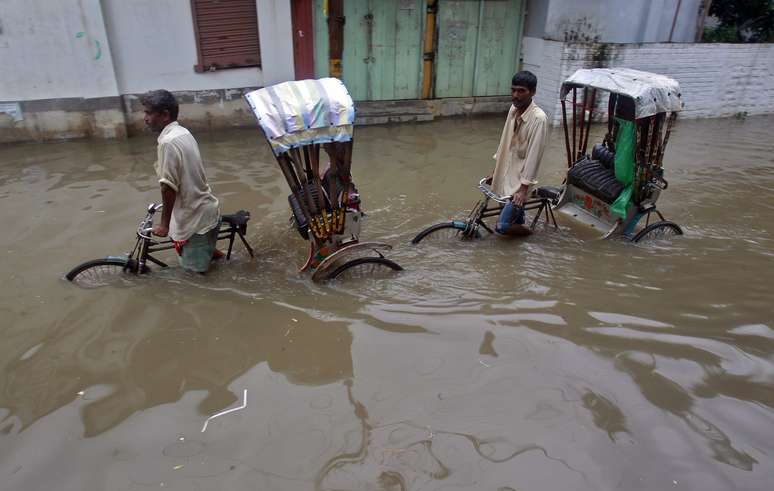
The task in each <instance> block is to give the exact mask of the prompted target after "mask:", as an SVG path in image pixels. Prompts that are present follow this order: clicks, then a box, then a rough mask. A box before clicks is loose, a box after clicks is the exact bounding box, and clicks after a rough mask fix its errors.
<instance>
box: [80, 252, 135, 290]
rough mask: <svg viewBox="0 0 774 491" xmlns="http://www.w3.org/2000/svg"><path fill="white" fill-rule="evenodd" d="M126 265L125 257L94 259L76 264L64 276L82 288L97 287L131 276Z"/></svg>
mask: <svg viewBox="0 0 774 491" xmlns="http://www.w3.org/2000/svg"><path fill="white" fill-rule="evenodd" d="M126 267H127V260H126V259H119V258H105V259H95V260H93V261H87V262H85V263H83V264H80V265H78V266H76V267H75V268H73V270H72V271H70V272H69V273H67V275H66V276H65V277H66V278H67V279H68V280H69V281H71V282H73V283H75V284H76V285H78V286H80V287H82V288H98V287H101V286H107V285H112V284H115V283H116V282H117V281H121V280H122V279H127V278H129V277H131V276H133V273H131V272H130V271H129V270H127V269H126Z"/></svg>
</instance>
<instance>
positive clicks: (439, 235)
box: [411, 222, 465, 244]
mask: <svg viewBox="0 0 774 491" xmlns="http://www.w3.org/2000/svg"><path fill="white" fill-rule="evenodd" d="M464 238H465V222H445V223H437V224H435V225H432V226H430V227H428V228H426V229H424V230H423V231H421V232H419V234H417V236H416V237H414V239H413V240H412V241H411V243H412V244H418V243H420V242H422V243H423V244H424V243H431V244H442V243H449V242H452V241H454V240H461V239H464Z"/></svg>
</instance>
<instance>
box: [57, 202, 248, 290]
mask: <svg viewBox="0 0 774 491" xmlns="http://www.w3.org/2000/svg"><path fill="white" fill-rule="evenodd" d="M161 208H162V205H161V204H155V203H153V204H151V205H149V206H148V212H147V213H146V215H145V218H143V219H142V220H141V221H140V224H139V226H138V227H137V240H136V241H135V244H134V248H133V249H132V250H131V252H129V253H128V254H126V255H122V256H107V257H104V258H100V259H93V260H91V261H86V262H84V263H82V264H79V265H78V266H76V267H74V268H73V269H72V270H70V272H69V273H67V274H66V275H65V278H67V279H68V280H69V281H72V282H73V283H75V284H77V285H79V286H82V287H86V288H94V287H98V286H104V285H108V284H111V283H112V282H113V281H115V280H116V279H117V278H121V277H127V275H138V274H147V273H150V272H151V267H150V264H151V263H152V264H154V265H156V266H159V267H161V268H166V267H167V266H168V265H167V264H166V263H165V262H164V261H162V260H160V259H158V258H157V257H155V256H154V254H155V253H157V252H161V251H167V250H170V249H175V243H174V241H173V240H171V239H163V240H157V239H155V238H154V237H153V235H152V234H151V230H152V229H153V216H154V215H155V214H156V212H158V211H159V210H161ZM220 218H221V221H220V225H219V230H218V241H221V240H227V241H228V249H227V251H226V259H227V260H228V259H231V251H232V249H233V246H234V241H235V240H236V238H237V237H239V239H240V241H241V242H242V244H244V246H245V248H246V249H247V252H248V253H249V254H250V257H252V256H253V249H252V247H250V244H248V243H247V240H246V239H245V233H246V232H247V222H248V221H249V220H250V213H249V212H247V211H244V210H240V211H238V212H236V213H234V214H231V215H223V216H221V217H220Z"/></svg>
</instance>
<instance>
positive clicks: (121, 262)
mask: <svg viewBox="0 0 774 491" xmlns="http://www.w3.org/2000/svg"><path fill="white" fill-rule="evenodd" d="M105 267H113V269H114V270H115V272H116V273H118V272H121V273H124V274H125V273H128V274H133V273H134V271H135V270H137V262H136V261H135V260H134V259H126V258H120V257H103V258H100V259H92V260H91V261H86V262H83V263H81V264H79V265H78V266H76V267H74V268H73V269H71V270H70V271H69V272H68V273H67V274H66V275H65V278H66V279H67V281H70V282H72V283H79V281H78V277H79V276H80V277H85V274H84V273H87V272H88V271H96V270H98V269H99V268H102V269H104V268H105ZM118 268H121V269H120V270H119V269H118ZM142 273H143V274H146V273H150V268H149V267H148V266H144V267H143V269H142Z"/></svg>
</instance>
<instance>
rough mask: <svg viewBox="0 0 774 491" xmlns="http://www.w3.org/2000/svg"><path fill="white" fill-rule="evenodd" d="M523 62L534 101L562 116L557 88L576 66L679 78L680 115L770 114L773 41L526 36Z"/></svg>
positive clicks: (772, 105) (773, 84) (773, 103)
mask: <svg viewBox="0 0 774 491" xmlns="http://www.w3.org/2000/svg"><path fill="white" fill-rule="evenodd" d="M524 67H525V68H526V69H528V70H531V71H533V72H534V73H535V74H536V75H537V77H538V94H537V96H536V102H537V103H538V104H539V105H540V106H541V107H543V108H544V110H545V111H546V113H548V114H549V116H550V117H551V119H552V121H553V122H554V123H555V124H558V123H559V122H560V121H561V106H560V105H559V100H558V98H559V87H560V85H561V82H562V81H563V80H564V79H566V78H567V77H569V76H570V75H571V74H572V73H573V72H574V71H575V70H577V69H579V68H594V67H627V68H634V69H637V70H644V71H649V72H655V73H660V74H663V75H668V76H670V77H672V78H674V79H675V80H677V81H678V82H679V83H680V89H681V91H682V99H683V101H684V103H685V110H684V111H683V112H682V113H681V115H680V118H708V117H726V116H734V115H737V114H739V113H746V114H750V115H753V114H771V113H774V44H672V43H652V44H599V43H597V44H577V43H562V42H558V41H548V40H544V39H536V38H525V40H524Z"/></svg>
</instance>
